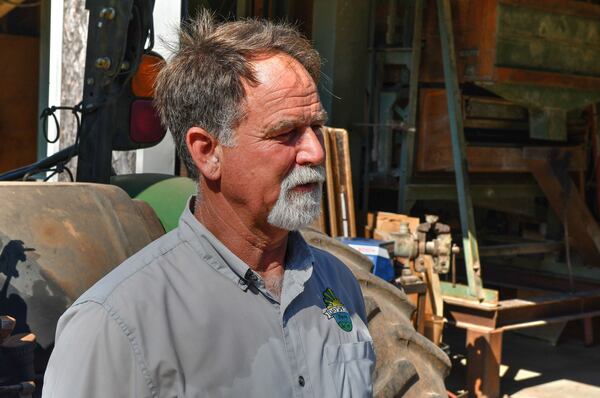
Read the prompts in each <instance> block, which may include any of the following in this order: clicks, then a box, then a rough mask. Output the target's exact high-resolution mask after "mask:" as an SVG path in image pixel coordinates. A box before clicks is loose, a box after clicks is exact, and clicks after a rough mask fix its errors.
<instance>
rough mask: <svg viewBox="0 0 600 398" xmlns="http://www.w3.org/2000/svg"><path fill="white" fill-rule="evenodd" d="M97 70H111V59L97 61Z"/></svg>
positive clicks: (103, 58) (104, 58) (105, 58)
mask: <svg viewBox="0 0 600 398" xmlns="http://www.w3.org/2000/svg"><path fill="white" fill-rule="evenodd" d="M96 68H98V69H104V70H106V69H110V58H108V57H100V58H98V59H96Z"/></svg>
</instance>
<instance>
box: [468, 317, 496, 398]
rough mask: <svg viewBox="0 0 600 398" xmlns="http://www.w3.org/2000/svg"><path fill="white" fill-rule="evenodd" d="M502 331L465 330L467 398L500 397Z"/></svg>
mask: <svg viewBox="0 0 600 398" xmlns="http://www.w3.org/2000/svg"><path fill="white" fill-rule="evenodd" d="M501 359H502V331H501V330H492V331H479V330H475V329H467V389H468V390H469V397H477V398H498V397H499V396H500V361H501Z"/></svg>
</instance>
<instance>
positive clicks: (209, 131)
mask: <svg viewBox="0 0 600 398" xmlns="http://www.w3.org/2000/svg"><path fill="white" fill-rule="evenodd" d="M319 70H320V58H319V56H318V54H317V53H316V51H315V50H314V49H313V48H312V47H311V45H310V43H309V42H308V41H307V40H305V39H304V38H302V37H301V36H300V35H299V34H298V32H297V31H296V30H295V29H294V28H291V27H289V26H287V25H277V24H272V23H270V22H265V21H255V20H248V21H238V22H230V23H225V24H220V25H217V24H215V23H214V22H213V20H212V18H211V17H210V15H209V14H207V13H204V14H202V15H201V16H200V18H199V19H198V20H196V21H195V22H194V23H193V24H191V25H190V26H189V27H187V28H185V29H184V31H183V32H182V33H181V36H180V45H179V49H178V50H177V51H176V53H175V55H174V57H173V58H172V59H171V61H170V62H169V63H168V64H167V66H166V67H165V68H164V70H163V71H162V72H161V74H160V76H159V80H158V82H157V87H156V91H157V94H156V97H157V98H156V103H157V107H158V110H159V113H160V115H161V118H162V120H163V123H164V124H165V125H166V126H167V127H168V128H169V129H170V131H171V132H172V133H173V136H174V138H175V142H176V143H177V145H178V150H179V153H180V156H181V158H182V160H183V162H184V163H185V165H186V166H187V168H188V170H189V173H190V175H191V176H192V177H193V178H195V179H196V180H197V181H198V198H197V199H196V200H190V202H189V205H188V206H187V208H186V209H185V211H184V213H183V215H182V216H181V220H180V224H179V227H178V228H177V229H176V230H174V231H172V232H170V233H168V234H167V235H165V236H163V237H162V238H160V239H158V240H157V241H155V242H153V243H152V244H150V245H149V246H148V247H146V248H144V249H143V250H141V251H140V252H138V253H137V254H136V255H134V256H133V257H131V258H130V259H128V260H127V261H125V262H124V263H123V264H121V265H120V266H119V267H117V268H116V269H115V270H114V271H113V272H111V273H110V274H109V275H107V276H106V277H105V278H104V279H102V280H101V281H100V282H98V283H97V284H96V285H95V286H94V287H92V288H91V289H90V290H89V291H88V292H86V293H85V294H84V295H83V296H82V297H81V298H79V299H78V300H77V302H76V303H75V304H74V305H73V306H72V307H71V308H70V309H69V310H68V311H67V312H66V313H65V314H64V315H63V316H62V318H61V320H60V321H59V325H58V329H57V339H56V347H55V349H54V353H53V355H52V358H51V360H50V364H49V367H48V370H47V373H46V378H45V381H44V391H43V392H44V397H176V396H177V397H184V396H186V397H187V396H189V397H292V396H293V397H305V396H306V397H335V396H344V397H365V396H370V395H371V391H372V382H371V373H372V371H373V367H374V360H375V358H374V353H373V348H372V340H371V337H370V335H369V332H368V330H367V327H366V316H365V309H364V303H363V299H362V295H361V291H360V288H359V286H358V284H357V282H356V280H355V279H354V277H353V276H352V274H351V273H350V271H349V270H348V269H347V268H346V267H345V266H344V265H343V264H342V263H341V262H340V261H338V260H337V259H335V258H333V257H332V256H331V255H329V254H327V253H324V252H322V251H320V250H317V249H315V248H312V247H309V246H308V245H307V244H306V243H305V242H304V240H303V239H302V237H301V236H300V235H299V233H298V232H296V230H297V229H298V228H301V227H304V226H306V225H308V224H309V223H310V222H311V221H312V220H313V219H314V218H315V217H316V216H317V215H318V213H319V210H320V198H321V185H322V182H323V180H324V170H323V160H324V156H325V155H324V150H323V137H322V134H321V128H322V127H323V123H324V122H325V112H324V111H323V109H322V106H321V103H320V101H319V97H318V94H317V89H316V83H315V82H316V80H317V78H318V75H319V73H320V72H319Z"/></svg>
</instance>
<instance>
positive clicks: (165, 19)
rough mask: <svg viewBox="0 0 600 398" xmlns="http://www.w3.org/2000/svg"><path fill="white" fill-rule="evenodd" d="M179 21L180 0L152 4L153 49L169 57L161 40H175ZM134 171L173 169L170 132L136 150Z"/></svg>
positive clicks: (170, 170) (172, 149)
mask: <svg viewBox="0 0 600 398" xmlns="http://www.w3.org/2000/svg"><path fill="white" fill-rule="evenodd" d="M180 21H181V1H180V0H156V3H155V4H154V51H156V52H158V53H159V54H160V55H162V56H163V57H165V58H166V59H168V58H169V56H170V54H169V51H168V50H167V49H166V48H165V46H164V45H163V42H162V41H163V40H164V41H166V42H169V43H172V42H174V41H176V39H177V35H176V28H177V27H179V24H180ZM136 152H137V153H136V161H135V166H136V167H135V169H136V173H166V174H173V172H174V171H175V145H174V143H173V138H172V137H171V133H169V132H167V135H166V136H165V138H164V139H163V140H162V142H161V143H160V144H158V145H156V146H154V147H152V148H147V149H138V150H137V151H136Z"/></svg>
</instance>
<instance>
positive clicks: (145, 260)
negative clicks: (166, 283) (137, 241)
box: [73, 228, 184, 306]
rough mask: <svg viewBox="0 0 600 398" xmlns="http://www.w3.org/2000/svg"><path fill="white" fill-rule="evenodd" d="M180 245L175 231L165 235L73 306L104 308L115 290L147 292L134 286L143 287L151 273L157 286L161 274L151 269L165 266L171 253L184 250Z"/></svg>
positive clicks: (132, 292)
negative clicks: (89, 303) (99, 306)
mask: <svg viewBox="0 0 600 398" xmlns="http://www.w3.org/2000/svg"><path fill="white" fill-rule="evenodd" d="M183 243H184V241H183V240H182V239H181V238H180V235H179V233H178V229H177V228H176V229H174V230H173V231H170V232H168V233H166V234H165V235H163V236H161V237H160V238H158V239H156V240H154V241H153V242H151V243H149V244H148V245H147V246H145V247H144V248H142V249H141V250H140V251H138V252H137V253H135V254H133V255H132V256H131V257H129V258H127V259H126V260H125V261H123V262H122V263H121V264H119V265H118V266H117V267H115V268H114V269H113V270H112V271H110V272H109V273H108V274H106V275H105V276H104V277H102V278H101V279H100V280H99V281H98V282H96V283H95V284H94V285H93V286H92V287H91V288H89V289H88V290H87V291H86V292H85V293H83V294H82V295H81V296H80V297H79V298H78V299H77V301H75V303H74V304H73V305H74V306H75V305H78V304H82V303H85V302H95V303H98V304H102V305H103V304H104V303H105V302H106V300H107V299H108V298H109V297H111V296H112V295H113V294H114V292H115V291H124V290H125V291H126V292H127V294H129V295H131V296H134V295H136V294H144V292H145V291H147V290H146V289H136V287H143V283H145V282H146V281H144V279H146V278H145V277H146V276H147V275H148V272H151V273H152V274H153V277H154V278H155V282H156V283H158V282H159V281H160V277H161V276H160V274H161V273H160V272H153V269H154V268H162V267H164V266H165V265H166V264H168V260H166V259H165V257H166V256H169V255H170V254H173V252H175V253H176V252H178V251H181V250H183V248H182V244H183Z"/></svg>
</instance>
